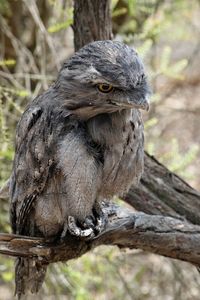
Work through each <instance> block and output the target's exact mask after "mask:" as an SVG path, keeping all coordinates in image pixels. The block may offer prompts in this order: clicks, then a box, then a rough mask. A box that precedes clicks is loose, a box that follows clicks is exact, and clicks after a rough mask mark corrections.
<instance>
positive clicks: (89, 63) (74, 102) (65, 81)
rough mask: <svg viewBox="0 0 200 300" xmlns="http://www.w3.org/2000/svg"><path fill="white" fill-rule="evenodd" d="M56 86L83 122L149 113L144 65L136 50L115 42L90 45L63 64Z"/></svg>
mask: <svg viewBox="0 0 200 300" xmlns="http://www.w3.org/2000/svg"><path fill="white" fill-rule="evenodd" d="M56 86H57V88H58V90H59V92H60V93H62V96H63V98H64V99H65V106H66V107H67V108H68V109H69V110H71V111H73V113H74V114H77V115H78V116H79V117H80V118H83V119H89V118H91V117H93V116H95V115H97V114H101V113H112V112H116V111H120V110H123V109H131V108H137V109H145V110H148V109H149V102H148V97H149V94H150V91H149V87H148V84H147V80H146V75H145V71H144V67H143V64H142V62H141V60H140V58H139V57H138V54H137V53H136V51H135V50H133V49H132V48H130V47H129V46H127V45H125V44H123V43H120V42H113V41H97V42H93V43H90V44H88V45H86V46H84V47H83V48H82V49H80V50H79V51H78V52H76V53H75V54H74V55H73V56H72V57H71V58H70V59H69V60H68V61H67V62H65V63H64V64H63V67H62V69H61V70H60V72H59V75H58V79H57V82H56Z"/></svg>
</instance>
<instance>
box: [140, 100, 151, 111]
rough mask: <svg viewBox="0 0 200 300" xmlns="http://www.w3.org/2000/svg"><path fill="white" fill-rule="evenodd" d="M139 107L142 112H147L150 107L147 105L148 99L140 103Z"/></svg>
mask: <svg viewBox="0 0 200 300" xmlns="http://www.w3.org/2000/svg"><path fill="white" fill-rule="evenodd" d="M139 106H140V108H141V109H144V110H146V111H149V107H150V105H149V98H147V97H146V98H145V99H144V100H143V101H142V102H141V104H140V105H139Z"/></svg>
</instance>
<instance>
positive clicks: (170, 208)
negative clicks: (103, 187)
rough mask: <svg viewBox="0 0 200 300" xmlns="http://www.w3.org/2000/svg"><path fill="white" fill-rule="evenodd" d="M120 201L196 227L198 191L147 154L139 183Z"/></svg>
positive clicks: (199, 204) (199, 219)
mask: <svg viewBox="0 0 200 300" xmlns="http://www.w3.org/2000/svg"><path fill="white" fill-rule="evenodd" d="M124 200H125V201H126V202H128V203H129V204H130V205H131V206H133V207H134V208H135V209H137V210H140V211H143V212H145V213H148V214H154V215H164V216H172V217H176V218H179V219H182V220H185V219H186V220H187V221H189V222H191V223H193V224H198V225H200V213H199V212H200V192H198V191H196V190H195V189H193V188H192V187H191V186H189V184H187V183H186V182H185V181H184V180H183V179H181V178H180V177H179V176H177V175H176V174H175V173H172V172H170V170H168V169H167V168H166V167H165V166H164V165H162V164H161V163H159V162H158V161H157V160H156V159H155V158H154V157H153V156H150V155H149V154H147V153H145V170H144V174H143V177H142V180H141V182H140V184H139V186H138V187H134V186H132V188H131V189H130V191H129V192H128V194H127V195H126V196H125V197H124Z"/></svg>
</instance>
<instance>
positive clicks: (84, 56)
mask: <svg viewBox="0 0 200 300" xmlns="http://www.w3.org/2000/svg"><path fill="white" fill-rule="evenodd" d="M149 95H150V88H149V84H148V80H147V75H146V72H145V69H144V65H143V63H142V61H141V59H140V57H139V56H138V54H137V52H136V50H135V49H134V48H132V47H129V46H128V45H126V44H124V43H122V42H118V41H111V40H104V41H95V42H92V43H90V44H87V45H85V46H84V47H83V48H81V49H80V50H79V51H77V52H76V53H75V54H74V55H72V56H71V57H70V58H68V59H67V60H66V61H64V63H63V65H62V67H61V69H60V71H59V72H58V76H57V79H56V80H55V82H54V83H53V84H52V85H51V86H50V87H49V88H48V89H47V90H46V91H44V92H43V93H42V94H41V95H39V96H37V97H36V98H35V99H34V100H33V101H32V102H30V103H29V104H28V106H27V107H26V109H25V112H24V113H23V114H22V116H21V119H20V121H19V123H18V125H17V128H16V140H15V157H14V161H13V169H12V174H11V178H10V187H9V193H10V199H11V200H10V220H11V227H12V231H13V233H16V234H21V235H26V236H36V237H44V238H55V239H58V238H60V239H65V238H66V237H67V235H68V234H71V235H73V236H76V237H77V238H92V237H94V236H95V235H97V234H99V232H101V231H102V230H103V228H104V227H105V224H106V217H105V216H104V213H103V211H102V205H101V203H102V202H103V201H107V200H110V199H112V198H113V196H115V195H117V196H123V195H124V194H125V193H126V192H127V191H128V190H129V188H130V186H131V185H132V184H137V183H138V182H139V180H140V178H141V175H142V173H143V164H144V132H143V131H144V128H143V127H144V126H143V121H142V116H141V111H140V110H148V109H149ZM46 268H47V265H44V264H42V263H41V262H40V261H39V260H37V259H30V258H29V259H28V258H22V257H19V258H17V262H16V267H15V282H16V294H17V295H18V298H19V299H20V297H21V296H22V295H23V294H25V293H26V292H27V291H28V290H29V291H31V292H32V293H37V291H38V290H39V288H40V287H41V284H42V282H43V280H44V277H45V272H46Z"/></svg>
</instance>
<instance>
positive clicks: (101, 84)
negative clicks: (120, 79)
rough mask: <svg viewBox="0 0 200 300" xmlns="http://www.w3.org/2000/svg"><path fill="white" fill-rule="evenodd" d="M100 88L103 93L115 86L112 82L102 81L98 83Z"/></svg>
mask: <svg viewBox="0 0 200 300" xmlns="http://www.w3.org/2000/svg"><path fill="white" fill-rule="evenodd" d="M98 90H99V91H100V92H102V93H109V92H111V91H112V90H113V86H112V85H111V84H106V83H100V84H98Z"/></svg>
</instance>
